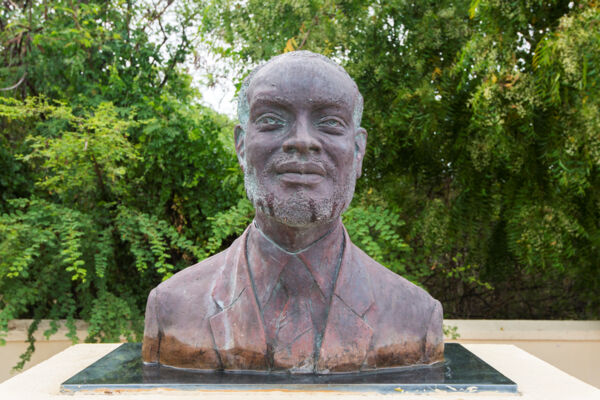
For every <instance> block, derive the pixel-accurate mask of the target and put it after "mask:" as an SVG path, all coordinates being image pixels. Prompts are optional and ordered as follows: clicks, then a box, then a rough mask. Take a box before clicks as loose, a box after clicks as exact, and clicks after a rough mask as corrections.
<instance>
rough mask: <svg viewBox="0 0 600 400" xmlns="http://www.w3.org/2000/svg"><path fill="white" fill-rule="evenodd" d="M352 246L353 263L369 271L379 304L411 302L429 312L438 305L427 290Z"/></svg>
mask: <svg viewBox="0 0 600 400" xmlns="http://www.w3.org/2000/svg"><path fill="white" fill-rule="evenodd" d="M351 246H352V259H353V262H355V263H359V264H360V266H361V267H362V268H365V269H366V270H367V273H368V276H369V280H370V284H371V288H372V290H373V293H374V295H375V299H376V301H377V302H378V303H381V302H382V301H384V302H399V301H410V302H411V303H413V304H420V305H421V306H422V307H423V308H425V309H427V310H431V309H432V308H433V307H435V305H436V303H438V302H437V300H435V299H434V298H433V297H431V295H430V294H429V293H427V291H426V290H425V289H423V288H420V287H419V286H417V285H415V284H414V283H412V282H411V281H409V280H408V279H406V278H404V277H402V276H400V275H398V274H396V273H395V272H393V271H391V270H390V269H388V268H386V267H384V266H383V265H381V264H380V263H378V262H377V261H375V260H374V259H372V258H371V257H369V256H368V255H367V254H366V253H365V252H364V251H362V250H361V249H360V248H358V247H357V246H356V245H355V244H354V243H352V244H351Z"/></svg>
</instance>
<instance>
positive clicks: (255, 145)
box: [246, 140, 276, 171]
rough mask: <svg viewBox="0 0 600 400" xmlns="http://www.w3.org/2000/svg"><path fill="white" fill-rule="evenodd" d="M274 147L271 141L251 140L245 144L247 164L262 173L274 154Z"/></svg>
mask: <svg viewBox="0 0 600 400" xmlns="http://www.w3.org/2000/svg"><path fill="white" fill-rule="evenodd" d="M275 150H276V146H275V145H274V144H273V143H272V141H266V140H261V141H259V140H253V141H251V142H250V143H247V144H246V160H247V164H248V165H249V166H251V167H254V168H255V169H256V170H257V171H262V170H263V169H264V167H265V165H267V164H268V162H269V159H270V158H271V156H272V155H273V154H274V153H275Z"/></svg>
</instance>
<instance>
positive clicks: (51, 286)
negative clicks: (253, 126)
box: [0, 0, 242, 367]
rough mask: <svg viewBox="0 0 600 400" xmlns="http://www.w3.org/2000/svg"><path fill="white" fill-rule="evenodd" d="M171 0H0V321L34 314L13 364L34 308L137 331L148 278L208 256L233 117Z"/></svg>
mask: <svg viewBox="0 0 600 400" xmlns="http://www.w3.org/2000/svg"><path fill="white" fill-rule="evenodd" d="M172 3H173V2H171V1H162V2H158V3H156V4H155V5H154V7H156V10H154V11H152V10H147V9H146V7H145V6H143V5H141V4H134V3H133V2H126V1H119V0H114V1H109V2H104V1H102V2H71V1H53V2H50V3H48V2H45V3H36V2H16V3H10V4H9V6H8V7H6V8H4V7H3V8H2V9H1V10H0V28H1V29H0V48H1V49H2V52H1V54H2V56H1V58H0V59H1V60H2V61H1V62H0V87H2V88H8V90H3V91H1V92H0V167H1V172H0V194H1V195H0V336H2V335H5V334H6V332H7V329H8V321H9V320H11V319H14V318H33V319H34V321H35V322H34V324H32V326H31V327H30V334H29V339H30V347H29V349H28V350H27V351H26V353H25V354H23V356H22V361H21V362H20V363H19V365H17V367H22V366H23V364H24V363H25V362H26V361H27V360H28V359H29V358H30V357H31V354H32V352H33V350H34V348H35V347H34V339H33V332H34V331H35V330H36V329H37V326H38V322H39V320H40V319H42V318H47V319H51V320H54V321H57V320H59V319H66V320H67V322H68V325H69V326H70V327H71V337H72V338H73V340H76V337H75V328H74V325H73V321H74V320H75V319H84V320H86V321H88V322H89V332H88V333H89V335H88V337H87V340H88V341H115V340H119V339H120V338H124V339H127V340H140V339H141V336H140V335H141V333H142V329H143V313H144V308H145V302H146V297H147V295H148V292H149V290H150V289H151V288H152V287H154V286H156V284H158V283H159V282H160V281H161V280H164V279H167V278H168V277H169V276H171V275H172V274H173V273H175V272H177V271H178V270H180V269H182V268H185V267H187V266H189V265H191V264H193V263H195V262H196V261H199V260H200V259H202V258H204V257H206V256H207V255H209V254H208V253H207V252H206V251H205V250H204V249H203V248H202V247H201V246H202V244H204V243H207V242H208V241H209V240H210V239H211V232H212V230H214V229H213V228H211V226H212V222H211V220H209V219H208V217H209V216H213V215H215V214H218V213H219V212H221V211H225V210H227V209H229V207H231V206H233V205H235V204H236V203H237V202H238V200H239V198H240V192H239V188H240V185H241V182H242V181H241V176H240V172H239V170H238V168H237V165H236V160H235V156H234V153H233V150H232V148H231V145H230V143H229V142H228V141H225V140H224V137H225V135H224V132H225V131H227V132H231V131H232V123H231V122H230V121H229V120H227V118H224V117H222V116H219V115H217V114H216V113H214V112H213V111H211V110H208V109H206V108H204V107H202V106H200V105H198V104H197V101H196V100H197V99H198V97H199V95H198V93H196V91H195V90H194V89H193V88H192V85H191V78H190V76H189V75H187V74H186V73H185V72H184V70H183V69H182V63H183V62H184V61H185V57H186V56H187V55H190V54H192V52H193V40H192V37H191V33H190V32H188V31H186V27H188V25H190V24H191V22H192V21H193V20H194V19H195V18H196V16H197V14H196V13H195V12H194V11H193V10H191V9H190V8H189V7H188V6H189V4H186V3H184V2H180V3H177V4H172ZM169 10H170V11H169ZM150 11H151V12H150ZM168 12H171V13H172V14H171V16H170V17H168V18H167V17H166V16H167V14H168ZM172 37H175V38H176V39H177V41H176V42H175V43H174V42H173V41H172V40H167V39H170V38H172ZM21 78H23V79H21ZM15 82H17V83H18V84H17V85H13V83H15ZM12 86H14V87H12ZM218 250H220V248H219V245H218V244H217V245H216V246H215V247H214V248H212V250H211V251H218ZM54 332H56V325H55V324H54V329H51V330H50V331H48V332H46V334H47V335H51V334H53V333H54Z"/></svg>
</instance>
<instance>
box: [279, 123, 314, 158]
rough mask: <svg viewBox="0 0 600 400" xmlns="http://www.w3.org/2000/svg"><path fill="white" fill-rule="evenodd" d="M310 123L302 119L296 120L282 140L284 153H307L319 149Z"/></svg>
mask: <svg viewBox="0 0 600 400" xmlns="http://www.w3.org/2000/svg"><path fill="white" fill-rule="evenodd" d="M311 128H312V125H311V124H310V122H308V121H304V120H302V119H298V120H296V122H295V123H294V125H293V126H292V128H291V129H290V133H289V135H288V137H287V138H286V139H285V141H284V142H283V151H285V152H286V153H295V152H298V153H300V154H309V153H311V152H314V153H318V152H320V151H321V143H320V142H319V140H317V138H316V136H315V132H313V129H311Z"/></svg>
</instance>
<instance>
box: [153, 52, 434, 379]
mask: <svg viewBox="0 0 600 400" xmlns="http://www.w3.org/2000/svg"><path fill="white" fill-rule="evenodd" d="M238 115H239V118H240V124H239V125H238V126H237V127H236V129H235V140H236V151H237V154H238V159H239V162H240V166H241V168H242V169H243V171H244V177H245V185H246V192H247V194H248V197H249V199H250V200H251V201H252V203H253V204H254V207H255V209H256V216H255V219H254V221H253V223H252V224H251V225H250V226H249V227H248V228H247V229H246V231H245V232H244V234H243V235H242V236H241V237H240V238H238V239H237V240H236V241H235V242H234V243H233V244H232V245H231V247H229V248H228V249H227V250H225V251H224V252H222V253H220V254H217V255H215V256H213V257H211V258H209V259H207V260H204V261H202V262H200V263H198V264H196V265H194V266H191V267H189V268H187V269H185V270H183V271H181V272H179V273H177V274H175V275H174V276H173V277H172V278H170V279H169V280H167V281H166V282H163V283H162V284H160V285H159V286H158V287H156V288H155V289H154V290H152V292H151V293H150V296H149V297H148V304H147V309H146V327H145V332H144V343H143V349H142V356H143V359H144V361H145V362H148V363H160V364H164V365H170V366H174V367H181V368H194V369H208V370H214V369H225V370H261V371H264V370H267V371H288V372H292V373H321V374H323V373H336V372H356V371H366V370H373V369H379V368H393V367H400V366H407V365H415V364H431V363H434V362H437V361H441V360H442V359H443V353H444V345H443V339H442V308H441V305H440V303H439V302H438V301H436V300H434V299H433V298H431V296H429V295H428V294H427V293H426V292H425V291H424V290H422V289H420V288H418V287H417V286H415V285H413V284H412V283H410V282H408V281H407V280H405V279H404V278H402V277H400V276H398V275H396V274H394V273H393V272H391V271H389V270H388V269H386V268H385V267H383V266H381V265H379V264H378V263H377V262H375V261H374V260H372V259H371V258H370V257H369V256H367V255H366V254H365V253H363V252H362V251H361V250H360V249H358V248H357V247H356V246H355V245H354V244H352V242H351V241H350V239H349V237H348V234H347V233H346V230H345V228H344V226H343V224H342V222H341V218H340V215H341V214H342V212H343V211H344V210H345V209H346V208H347V207H348V205H349V204H350V201H351V200H352V195H353V194H354V186H355V182H356V179H357V178H359V177H360V174H361V168H362V160H363V157H364V154H365V147H366V138H367V133H366V131H365V130H364V129H363V128H361V127H360V120H361V115H362V97H361V95H360V93H359V92H358V89H357V87H356V84H355V83H354V81H352V79H351V78H350V77H349V76H348V74H347V73H346V72H345V71H344V70H343V69H342V68H341V67H340V66H338V65H337V64H335V63H333V62H332V61H331V60H329V59H327V58H325V57H323V56H320V55H317V54H313V53H309V52H294V53H287V54H285V55H282V56H279V57H275V58H274V59H272V60H270V61H269V62H267V63H266V64H264V65H263V66H261V67H259V68H257V69H256V70H255V71H254V72H252V73H251V74H250V75H249V77H248V78H247V79H246V81H245V82H244V85H243V86H242V89H241V91H240V99H239V106H238Z"/></svg>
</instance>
